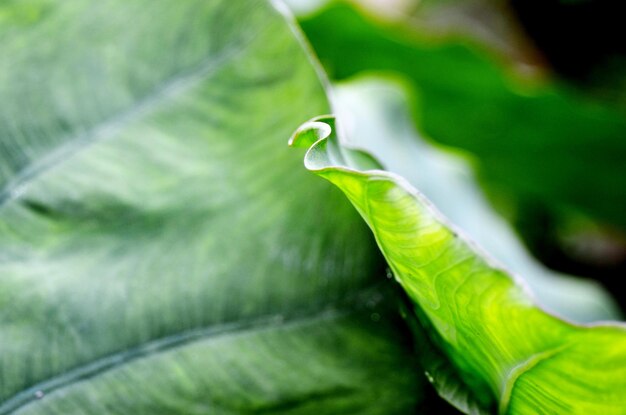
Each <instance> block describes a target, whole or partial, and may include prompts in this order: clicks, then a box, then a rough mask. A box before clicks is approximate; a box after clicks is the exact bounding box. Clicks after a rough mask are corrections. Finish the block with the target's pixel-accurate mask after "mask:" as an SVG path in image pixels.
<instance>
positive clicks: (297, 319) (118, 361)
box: [0, 289, 371, 415]
mask: <svg viewBox="0 0 626 415" xmlns="http://www.w3.org/2000/svg"><path fill="white" fill-rule="evenodd" d="M370 291H371V289H369V290H364V291H363V292H361V293H360V294H364V293H367V292H370ZM357 297H358V298H359V299H360V298H361V296H357ZM357 310H358V304H357V302H356V301H355V300H354V299H353V300H352V301H351V302H349V303H345V304H338V303H335V304H328V305H326V306H325V307H324V308H322V309H320V310H317V311H315V312H310V310H309V312H303V313H297V314H293V315H291V316H289V317H287V318H286V317H285V314H284V313H279V312H276V313H271V314H265V315H260V316H256V317H254V318H249V319H246V320H238V321H230V322H222V323H219V324H215V325H211V326H206V327H201V328H196V329H191V330H186V331H182V332H179V333H176V334H173V335H170V336H166V337H162V338H159V339H153V340H150V341H148V342H145V343H142V344H140V345H137V346H135V347H133V348H130V349H125V350H122V351H119V352H116V353H113V354H110V355H107V356H104V357H101V358H98V359H96V360H94V361H92V362H90V363H87V364H84V365H81V366H77V367H74V368H73V369H70V370H68V371H66V372H64V373H62V374H60V375H57V376H54V377H52V378H49V379H46V380H44V381H41V382H38V383H36V384H34V385H32V386H30V387H29V388H28V389H25V390H23V391H21V392H19V393H17V394H15V395H14V396H12V397H11V398H9V399H8V400H6V401H5V402H4V403H2V404H0V415H6V414H10V413H12V412H13V411H16V410H18V409H21V408H23V407H25V406H27V405H29V404H31V403H33V402H37V400H38V399H39V397H38V396H37V395H40V394H41V393H43V395H40V397H41V396H44V395H46V394H49V393H52V392H55V391H58V390H59V389H63V388H66V387H70V386H72V385H73V384H74V383H77V382H80V381H84V380H86V379H90V378H94V377H97V376H99V375H101V374H103V373H105V372H108V371H110V370H114V369H115V368H117V367H119V366H122V365H124V364H128V363H130V362H132V361H135V360H139V359H142V358H147V357H149V356H153V355H155V354H159V353H165V352H167V351H169V350H172V349H175V348H177V347H183V346H185V345H188V344H191V343H194V342H199V341H203V340H207V339H212V340H215V339H217V338H224V337H227V336H238V335H243V334H244V333H245V334H250V333H260V332H264V331H268V330H272V329H276V328H281V329H285V328H294V327H299V326H304V325H307V324H311V323H314V322H320V321H325V320H334V319H338V318H341V317H346V316H348V315H350V314H352V313H355V312H356V311H357Z"/></svg>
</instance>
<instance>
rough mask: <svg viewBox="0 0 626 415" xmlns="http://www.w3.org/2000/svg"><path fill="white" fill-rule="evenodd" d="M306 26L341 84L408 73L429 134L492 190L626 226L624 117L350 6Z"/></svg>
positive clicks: (458, 46) (339, 6) (421, 121)
mask: <svg viewBox="0 0 626 415" xmlns="http://www.w3.org/2000/svg"><path fill="white" fill-rule="evenodd" d="M336 3H337V2H336ZM301 24H302V27H303V29H304V31H305V33H306V34H307V36H308V38H309V39H310V41H311V42H312V45H313V47H314V49H315V51H316V53H317V54H318V55H319V57H320V60H321V62H322V63H323V64H324V66H325V67H326V69H327V70H328V71H329V74H330V75H331V77H334V78H335V79H339V80H341V79H345V78H347V77H350V76H353V75H354V74H357V73H359V72H361V71H364V70H384V71H394V72H396V73H400V74H402V75H404V76H406V77H407V78H408V79H409V80H410V81H411V82H412V83H413V86H414V87H415V88H417V89H418V91H419V96H420V101H421V102H422V105H421V106H420V108H418V111H417V115H416V117H417V119H418V120H419V124H420V126H421V127H423V131H425V132H426V134H427V135H428V136H429V137H430V138H432V139H433V140H437V141H438V142H440V143H443V144H446V145H450V146H454V147H457V148H462V149H464V150H466V151H468V152H469V153H471V154H474V155H476V156H477V160H476V166H477V168H478V175H479V178H480V179H481V181H482V182H483V184H485V185H487V186H488V188H489V189H490V190H491V192H492V193H493V194H497V195H498V196H500V197H504V198H508V199H511V200H513V201H516V202H519V201H521V202H525V201H531V202H533V203H534V202H537V201H539V202H541V203H542V204H545V205H547V206H551V207H552V208H553V209H555V210H557V213H560V212H562V211H568V212H569V211H574V212H577V213H582V214H584V215H587V216H590V217H592V218H594V219H595V220H600V221H605V222H609V223H612V224H615V225H618V226H621V227H622V228H624V229H626V216H625V215H624V214H623V212H624V200H626V185H625V182H624V180H623V179H622V178H623V177H624V176H626V163H624V162H623V155H624V154H626V141H625V140H624V139H623V137H624V134H625V133H626V117H624V114H623V113H622V112H619V111H618V110H617V109H615V108H613V107H611V106H606V105H603V104H601V103H600V102H597V101H594V100H591V99H588V98H586V97H584V96H581V94H578V93H576V92H575V91H573V90H571V89H569V88H567V87H566V86H564V85H561V84H558V83H554V82H546V83H534V84H532V85H528V84H526V83H524V82H522V81H521V80H520V79H514V78H513V77H512V76H510V74H508V73H507V72H506V71H505V70H504V68H501V67H500V65H498V64H497V63H496V62H494V61H493V59H489V57H488V56H485V53H483V52H482V51H480V50H477V49H476V48H470V47H468V46H467V45H466V44H465V43H464V42H463V41H447V40H446V41H438V40H435V39H432V38H429V37H428V36H425V35H423V34H420V33H416V32H415V31H413V30H411V29H410V28H409V27H406V26H405V25H402V24H401V23H397V24H388V23H387V24H383V23H380V22H377V21H375V19H373V18H372V17H365V16H364V15H362V14H360V13H358V12H357V11H356V10H355V9H354V8H353V7H351V6H349V5H347V4H334V5H331V6H329V7H327V8H325V9H323V10H322V11H320V12H319V13H318V14H316V15H313V16H309V17H305V18H302V19H301ZM590 172H592V174H590ZM508 199H507V200H508Z"/></svg>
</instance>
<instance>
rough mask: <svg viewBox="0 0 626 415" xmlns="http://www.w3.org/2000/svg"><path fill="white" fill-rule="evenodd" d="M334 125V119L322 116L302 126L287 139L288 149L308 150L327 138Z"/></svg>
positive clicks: (329, 116)
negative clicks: (299, 148)
mask: <svg viewBox="0 0 626 415" xmlns="http://www.w3.org/2000/svg"><path fill="white" fill-rule="evenodd" d="M334 125H335V117H334V116H332V115H322V116H319V117H315V118H313V119H311V120H309V121H307V122H306V123H304V124H302V125H301V126H300V127H299V128H298V129H297V130H296V131H295V132H294V133H293V135H292V136H291V137H290V138H289V141H288V145H289V146H290V147H301V148H309V147H311V146H312V145H313V144H315V143H316V142H317V141H319V140H321V139H324V138H327V137H329V136H330V135H331V134H332V132H333V128H334Z"/></svg>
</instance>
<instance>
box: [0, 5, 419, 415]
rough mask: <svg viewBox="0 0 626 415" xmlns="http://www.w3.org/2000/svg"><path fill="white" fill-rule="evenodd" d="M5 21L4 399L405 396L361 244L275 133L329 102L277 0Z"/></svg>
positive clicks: (204, 408) (274, 409) (360, 405)
mask: <svg viewBox="0 0 626 415" xmlns="http://www.w3.org/2000/svg"><path fill="white" fill-rule="evenodd" d="M0 21H1V22H2V26H1V27H0V48H1V49H2V51H3V56H4V57H5V59H2V61H1V62H0V98H1V99H2V102H3V105H2V107H1V108H0V119H1V120H2V122H0V195H1V196H0V414H9V413H11V414H13V413H15V414H46V415H48V414H63V415H67V414H105V413H106V414H168V415H169V414H206V413H211V414H244V413H255V414H260V413H275V414H287V413H289V414H345V413H360V414H381V415H383V414H384V415H387V414H396V413H397V414H404V413H411V412H413V410H414V408H415V406H416V405H417V403H418V401H419V400H420V399H421V386H420V383H421V381H420V378H421V376H419V369H417V366H416V365H415V363H414V360H413V358H412V357H411V345H410V344H408V342H407V341H406V339H405V336H406V333H405V332H406V329H405V326H404V325H403V324H401V322H400V321H399V319H398V318H396V317H395V315H396V313H394V312H390V311H389V305H388V303H389V301H387V299H386V294H385V293H386V292H387V291H386V290H385V289H379V288H380V287H379V285H380V284H379V282H378V281H379V276H380V273H381V270H382V269H383V267H384V263H383V261H382V259H381V257H380V256H379V255H378V253H377V250H376V248H375V245H374V242H373V241H372V240H371V237H370V235H369V234H368V232H367V229H366V227H365V226H364V225H363V224H362V221H361V220H360V219H359V218H358V216H357V215H356V214H354V213H353V210H352V209H351V207H350V206H349V204H348V203H347V202H345V201H344V199H343V197H341V195H340V194H339V192H337V191H336V190H334V189H332V188H331V186H329V185H328V184H325V183H323V182H321V181H318V180H316V179H315V178H313V177H311V176H310V175H308V174H307V173H306V172H305V171H302V169H301V168H299V165H300V161H299V160H300V155H298V154H297V153H295V152H293V151H290V150H289V149H288V148H287V147H286V146H285V144H284V143H285V137H287V136H289V134H290V133H291V131H293V129H294V128H295V127H296V126H297V125H298V124H299V123H300V122H302V121H303V120H305V119H308V118H310V117H311V116H313V115H315V114H317V113H322V112H326V111H328V104H327V102H326V98H325V93H324V90H323V87H322V84H321V82H320V80H319V77H318V74H317V73H316V70H315V68H314V65H312V64H311V62H310V60H309V58H308V55H307V53H306V52H305V51H304V50H303V48H302V46H301V44H300V42H299V41H298V40H297V38H298V36H299V35H298V33H297V31H294V28H293V26H292V25H291V24H288V23H286V22H285V19H284V17H283V16H282V15H281V14H280V13H279V12H277V11H276V10H275V8H274V6H272V5H271V4H270V3H269V2H267V1H265V0H247V1H235V2H233V1H226V0H223V1H217V0H216V1H208V2H207V1H200V0H193V1H186V2H180V1H175V0H150V1H148V0H131V1H129V0H103V1H98V2H92V1H87V0H64V1H46V0H22V1H12V2H3V3H2V4H1V5H0ZM383 285H384V284H383ZM391 304H393V302H391Z"/></svg>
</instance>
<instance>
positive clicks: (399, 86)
mask: <svg viewBox="0 0 626 415" xmlns="http://www.w3.org/2000/svg"><path fill="white" fill-rule="evenodd" d="M333 92H334V93H333V94H332V96H333V97H334V101H333V103H334V107H335V111H336V112H337V113H338V115H339V118H340V119H341V120H342V121H343V122H342V124H341V125H342V126H343V128H344V130H345V133H346V134H344V136H345V139H346V140H347V142H346V144H347V145H349V146H350V147H358V148H362V149H365V150H366V151H367V152H368V153H370V154H373V155H374V156H375V157H376V158H377V159H379V160H380V161H381V163H383V165H384V166H385V170H387V171H391V172H394V173H397V174H399V175H401V176H403V177H405V178H406V179H407V180H408V181H409V182H410V183H411V184H412V185H413V186H414V187H415V188H417V189H419V190H420V192H422V193H423V194H424V195H425V196H426V197H427V198H428V199H429V200H431V201H432V202H433V203H434V204H435V206H437V209H439V210H440V211H441V212H442V213H443V214H444V215H445V216H446V217H447V218H449V219H450V221H451V222H452V223H454V224H455V225H456V226H458V227H459V228H460V229H461V230H462V231H463V232H464V233H465V234H466V235H468V236H469V237H470V238H472V239H473V240H474V241H476V242H477V243H479V244H480V246H481V247H482V248H484V249H485V250H486V251H487V252H489V254H491V255H492V256H494V257H495V258H496V259H497V260H498V261H500V262H502V263H503V264H504V265H505V266H506V267H507V269H509V270H510V271H512V272H514V273H515V274H517V275H520V276H521V277H522V278H524V281H525V282H526V283H527V284H528V285H529V286H530V288H531V289H532V291H533V293H534V294H535V295H536V297H537V301H538V302H539V304H541V305H542V307H545V308H547V309H549V310H551V311H553V312H555V313H557V314H559V315H561V316H563V317H565V318H567V319H570V320H573V321H576V322H583V323H587V322H593V321H600V320H615V319H620V318H621V315H620V312H619V308H618V307H617V305H616V304H615V302H614V300H613V299H612V298H611V296H610V295H609V294H608V293H607V292H606V291H605V290H604V289H603V288H602V287H601V286H600V285H599V284H598V283H596V282H594V281H590V280H589V281H586V280H584V279H581V278H577V277H574V276H567V275H563V274H558V273H556V272H554V271H551V270H549V269H548V268H546V267H545V266H543V265H542V264H541V263H539V262H538V261H536V260H535V259H534V258H533V257H532V256H531V255H530V254H529V253H528V252H527V251H526V250H525V248H524V246H523V244H522V243H521V242H520V241H519V240H518V239H517V237H516V235H515V233H514V232H513V230H512V229H511V228H510V226H509V225H508V224H507V222H506V221H505V220H503V219H502V218H501V217H499V216H498V214H497V213H496V212H494V211H493V209H492V208H491V206H490V204H489V203H488V201H487V200H486V199H485V197H484V195H483V193H482V191H481V189H480V188H479V187H478V185H477V184H476V181H475V179H474V177H473V175H472V170H471V166H469V165H468V164H467V162H466V161H465V160H464V159H463V158H461V157H458V156H456V155H455V154H453V153H451V152H446V151H444V150H445V149H442V148H437V147H435V146H433V145H432V144H430V143H429V142H427V141H426V140H424V139H423V138H421V137H420V136H419V134H418V133H417V132H416V131H415V128H414V124H413V121H412V119H411V114H410V102H411V100H410V95H409V92H410V88H409V87H408V86H407V84H406V82H401V81H399V79H397V78H391V77H381V76H380V75H379V74H371V75H369V76H364V77H359V78H356V79H353V80H351V81H347V82H341V83H339V84H337V85H336V86H335V88H334V91H333Z"/></svg>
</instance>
